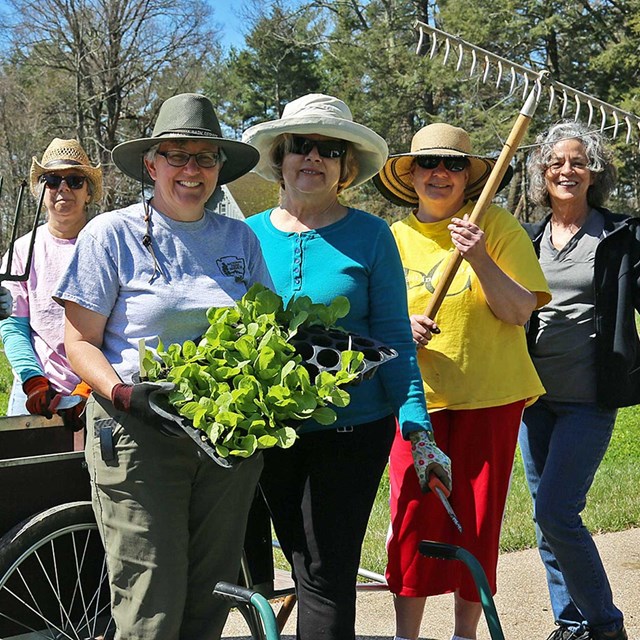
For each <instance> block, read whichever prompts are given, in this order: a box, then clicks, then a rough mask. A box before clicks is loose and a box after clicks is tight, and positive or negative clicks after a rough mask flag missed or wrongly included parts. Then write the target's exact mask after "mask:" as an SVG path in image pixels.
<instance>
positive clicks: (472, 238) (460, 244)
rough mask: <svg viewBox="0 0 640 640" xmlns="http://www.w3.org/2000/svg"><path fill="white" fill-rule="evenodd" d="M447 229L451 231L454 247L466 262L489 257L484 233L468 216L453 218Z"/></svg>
mask: <svg viewBox="0 0 640 640" xmlns="http://www.w3.org/2000/svg"><path fill="white" fill-rule="evenodd" d="M447 228H448V229H449V231H451V241H452V242H453V246H454V247H455V248H456V249H457V250H458V251H459V252H460V255H461V256H462V257H463V258H464V259H465V260H467V261H468V262H470V263H471V262H473V261H474V259H475V258H477V257H483V256H486V255H487V249H486V246H485V243H484V231H483V230H482V229H481V228H480V227H479V226H478V225H477V224H474V223H473V222H471V221H470V220H469V215H468V214H465V215H464V218H462V219H461V218H451V222H450V223H449V225H448V226H447Z"/></svg>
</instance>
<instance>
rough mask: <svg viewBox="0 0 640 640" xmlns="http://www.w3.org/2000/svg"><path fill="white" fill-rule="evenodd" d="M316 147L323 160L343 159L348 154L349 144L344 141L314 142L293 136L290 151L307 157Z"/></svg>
mask: <svg viewBox="0 0 640 640" xmlns="http://www.w3.org/2000/svg"><path fill="white" fill-rule="evenodd" d="M314 147H315V148H316V149H317V150H318V155H320V156H322V157H323V158H331V159H336V158H341V157H342V156H343V155H344V154H345V153H346V152H347V143H346V142H345V141H344V140H312V139H311V138H303V137H302V136H293V138H292V139H291V146H290V149H289V151H290V152H291V153H296V154H298V155H303V156H306V155H307V154H308V153H311V149H313V148H314Z"/></svg>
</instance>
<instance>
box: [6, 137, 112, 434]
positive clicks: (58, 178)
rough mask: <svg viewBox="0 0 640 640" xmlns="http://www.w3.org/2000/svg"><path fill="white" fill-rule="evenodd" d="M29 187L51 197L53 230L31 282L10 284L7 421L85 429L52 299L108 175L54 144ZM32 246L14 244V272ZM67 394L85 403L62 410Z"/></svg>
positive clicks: (47, 201)
mask: <svg viewBox="0 0 640 640" xmlns="http://www.w3.org/2000/svg"><path fill="white" fill-rule="evenodd" d="M30 186H31V193H32V194H33V196H34V197H36V198H39V197H40V193H41V190H42V189H44V190H45V194H44V207H45V209H46V212H47V223H46V224H45V225H42V226H40V227H39V228H38V230H37V231H36V239H35V245H34V252H33V260H32V263H31V271H30V273H29V276H28V278H27V280H26V281H24V282H7V283H6V284H7V288H8V289H9V290H10V291H11V293H12V295H13V299H14V302H15V310H14V313H13V316H12V317H11V318H8V319H7V320H5V321H4V322H2V324H0V336H1V337H2V341H3V343H4V347H5V353H6V354H7V358H8V359H9V362H10V363H11V367H12V369H13V373H14V384H13V388H12V390H11V396H10V397H9V406H8V409H7V415H10V416H15V415H22V414H26V413H31V414H38V415H42V416H45V417H47V418H51V416H52V415H53V412H54V411H57V412H58V413H59V414H60V416H61V417H62V418H63V420H64V422H65V424H66V425H67V426H68V427H69V428H71V429H74V430H79V429H81V428H82V427H83V426H84V425H83V419H82V417H81V413H82V410H83V409H84V399H85V398H86V397H87V396H88V394H89V389H88V387H87V386H86V385H84V384H81V381H80V378H79V377H78V376H77V375H76V374H75V373H74V372H73V371H72V370H71V365H70V364H69V361H68V359H67V355H66V352H65V348H64V310H63V309H62V307H60V306H58V305H57V304H56V303H55V302H54V301H53V300H52V299H51V295H52V293H53V291H54V289H55V285H56V284H57V282H58V279H59V277H60V276H61V275H62V273H64V271H65V269H66V268H67V265H68V264H69V261H70V260H71V255H72V254H73V251H74V248H75V244H76V239H77V237H78V234H79V233H80V231H81V229H82V228H83V227H84V226H85V225H86V224H87V207H88V205H89V203H96V202H99V201H100V199H101V198H102V169H101V167H100V165H97V166H94V165H92V164H91V161H90V160H89V157H88V156H87V154H86V152H85V150H84V149H83V148H82V146H81V145H80V143H79V142H78V141H77V140H73V139H70V140H63V139H61V138H54V139H53V140H52V141H51V143H50V144H49V146H48V147H47V149H46V150H45V152H44V154H43V155H42V160H41V161H38V159H37V158H35V157H34V158H33V160H32V163H31V176H30ZM30 241H31V232H29V233H28V234H26V235H25V236H22V237H21V238H19V239H18V241H17V242H16V245H15V252H14V256H13V260H12V262H13V264H12V265H11V269H12V271H13V273H19V272H20V271H21V270H22V269H24V265H25V264H26V261H27V256H28V253H29V244H30ZM5 268H6V257H5ZM69 395H77V396H78V398H77V400H79V402H77V403H76V404H75V405H73V406H70V405H69V406H68V408H66V409H59V410H58V409H57V408H56V405H57V404H58V401H60V400H61V398H62V396H69Z"/></svg>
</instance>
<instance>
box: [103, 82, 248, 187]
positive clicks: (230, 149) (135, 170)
mask: <svg viewBox="0 0 640 640" xmlns="http://www.w3.org/2000/svg"><path fill="white" fill-rule="evenodd" d="M165 140H175V141H187V140H196V141H203V140H206V141H210V142H212V143H213V144H215V145H216V146H217V147H219V148H220V149H223V150H224V155H225V156H226V160H225V162H224V164H223V165H222V167H221V169H220V173H219V174H218V184H219V185H221V184H226V183H227V182H231V181H232V180H235V179H236V178H239V177H240V176H243V175H244V174H245V173H247V172H249V171H251V169H253V167H254V166H255V164H256V162H258V159H259V157H260V156H259V154H258V151H257V149H255V148H254V147H252V146H251V145H248V144H245V143H244V142H239V141H236V140H229V139H228V138H223V137H222V130H221V129H220V124H219V123H218V118H217V116H216V114H215V112H214V110H213V105H212V104H211V101H210V100H209V98H207V97H206V96H203V95H200V94H198V93H181V94H179V95H177V96H173V97H172V98H169V99H168V100H165V102H163V103H162V106H161V107H160V111H159V113H158V118H157V120H156V123H155V126H154V127H153V133H152V134H151V137H149V138H137V139H136V140H129V141H128V142H122V143H121V144H119V145H118V146H117V147H115V148H114V149H113V151H112V152H111V155H112V157H113V162H114V163H115V165H116V166H117V167H118V168H119V169H120V170H121V171H122V172H123V173H125V174H126V175H128V176H129V177H130V178H134V179H135V180H141V179H144V181H145V182H147V183H148V184H153V180H152V179H151V177H150V176H149V174H148V173H147V170H146V169H145V168H144V165H143V162H142V158H143V155H144V153H145V152H146V151H148V150H149V149H150V148H151V147H153V146H154V145H156V144H160V143H161V142H164V141H165Z"/></svg>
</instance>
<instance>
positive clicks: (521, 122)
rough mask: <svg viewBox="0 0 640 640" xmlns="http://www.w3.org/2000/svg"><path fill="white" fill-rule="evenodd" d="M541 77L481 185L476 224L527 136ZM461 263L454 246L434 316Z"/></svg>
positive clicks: (432, 305) (434, 300)
mask: <svg viewBox="0 0 640 640" xmlns="http://www.w3.org/2000/svg"><path fill="white" fill-rule="evenodd" d="M540 93H541V91H540V81H538V82H537V83H536V86H534V87H533V89H532V90H531V92H530V93H529V96H528V98H527V100H526V102H525V104H524V106H523V107H522V109H521V111H520V113H519V114H518V118H517V119H516V121H515V123H514V125H513V128H512V129H511V133H510V134H509V137H508V138H507V141H506V142H505V143H504V146H503V147H502V151H501V153H500V156H499V157H498V159H497V160H496V163H495V165H494V167H493V169H492V170H491V173H490V174H489V178H488V179H487V182H486V183H485V185H484V188H483V189H482V193H481V194H480V197H479V198H478V201H477V202H476V204H475V206H474V207H473V211H472V212H471V216H470V217H469V220H470V221H471V222H473V223H474V224H479V222H480V219H481V218H482V215H483V214H484V212H485V211H486V210H487V209H488V208H489V205H490V204H491V201H492V200H493V198H494V196H495V195H496V192H497V191H498V187H499V186H500V183H501V182H502V179H503V178H504V175H505V173H506V172H507V169H508V167H509V164H510V162H511V160H512V159H513V156H514V155H515V153H516V151H517V150H518V146H519V145H520V142H521V141H522V138H523V137H524V134H525V133H526V131H527V127H528V126H529V123H530V122H531V118H532V117H533V114H534V112H535V110H536V107H537V106H538V102H539V100H540ZM461 263H462V256H461V255H460V252H459V251H458V250H457V249H454V250H453V253H452V254H451V256H450V257H449V260H448V261H447V264H446V265H445V268H444V271H443V273H442V277H441V278H440V281H439V282H438V284H437V286H436V288H435V291H434V292H433V295H432V296H431V299H430V300H429V303H428V304H427V308H426V310H425V312H424V314H425V315H426V316H428V317H429V318H431V319H432V320H435V316H436V314H437V313H438V310H439V309H440V306H441V305H442V301H443V300H444V298H445V296H446V295H447V291H448V290H449V287H450V286H451V283H452V282H453V279H454V277H455V275H456V272H457V271H458V268H459V267H460V264H461Z"/></svg>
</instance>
